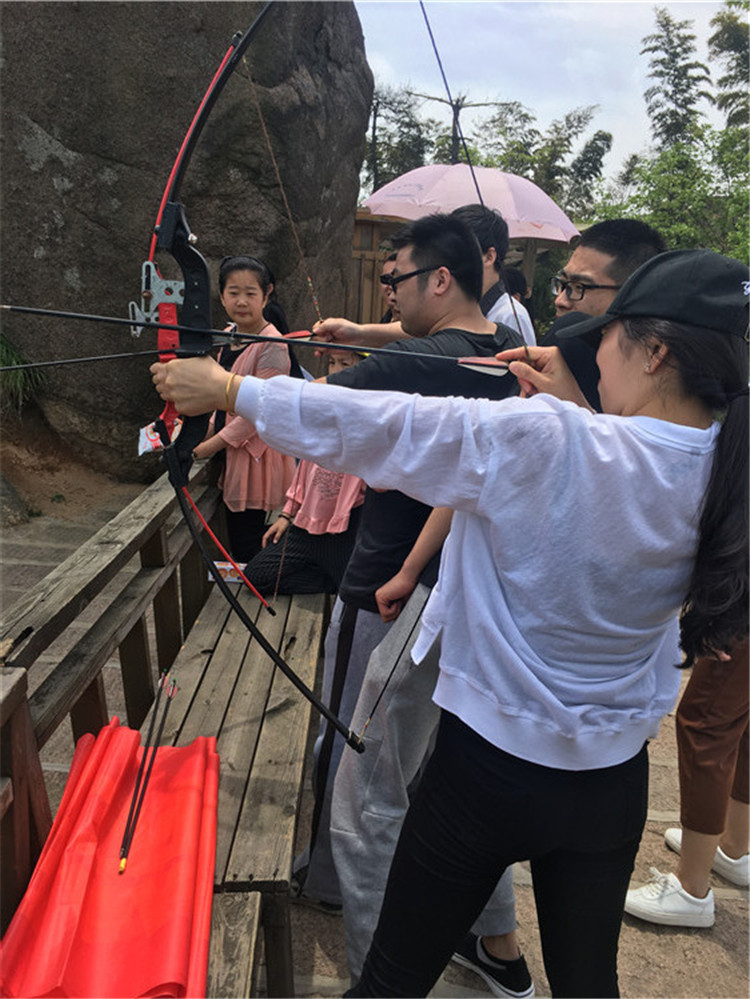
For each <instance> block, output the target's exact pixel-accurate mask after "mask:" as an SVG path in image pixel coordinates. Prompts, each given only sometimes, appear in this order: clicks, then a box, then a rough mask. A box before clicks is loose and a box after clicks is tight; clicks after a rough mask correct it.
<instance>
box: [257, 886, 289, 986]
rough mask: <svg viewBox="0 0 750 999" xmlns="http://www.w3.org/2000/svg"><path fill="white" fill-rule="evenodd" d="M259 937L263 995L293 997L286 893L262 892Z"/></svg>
mask: <svg viewBox="0 0 750 999" xmlns="http://www.w3.org/2000/svg"><path fill="white" fill-rule="evenodd" d="M261 897H262V899H263V910H262V919H263V940H264V943H265V945H266V995H268V996H269V997H272V999H275V997H276V996H279V997H282V999H283V997H284V996H293V995H295V992H294V960H293V957H292V923H291V917H290V915H289V893H288V892H283V893H281V892H278V893H277V892H268V893H265V892H264V893H263V895H262V896H261Z"/></svg>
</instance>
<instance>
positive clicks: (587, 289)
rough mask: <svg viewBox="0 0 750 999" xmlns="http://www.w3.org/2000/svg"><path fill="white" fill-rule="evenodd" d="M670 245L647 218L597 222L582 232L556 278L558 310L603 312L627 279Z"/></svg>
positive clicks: (556, 309) (560, 312)
mask: <svg viewBox="0 0 750 999" xmlns="http://www.w3.org/2000/svg"><path fill="white" fill-rule="evenodd" d="M666 249H667V244H666V243H665V241H664V238H663V236H662V235H661V234H660V233H658V232H657V231H656V229H652V228H651V226H650V225H646V223H645V222H639V221H637V220H636V219H609V220H607V221H606V222H597V223H596V225H592V226H591V228H589V229H586V231H585V232H583V233H582V234H581V236H580V237H579V239H578V242H577V243H576V244H575V249H574V250H573V253H572V254H571V256H570V259H569V260H568V262H567V264H566V265H565V266H564V267H563V269H562V270H561V271H560V273H559V274H558V275H557V276H556V277H554V278H552V293H553V294H554V295H555V314H556V315H557V316H564V315H565V314H566V313H567V312H583V313H585V314H586V315H587V316H601V315H602V314H603V313H604V312H606V311H607V306H608V305H609V304H610V302H611V301H612V300H613V298H614V297H615V295H616V294H617V292H618V291H619V289H620V286H621V285H622V283H623V282H624V281H625V279H626V278H628V277H630V275H631V274H632V273H633V271H635V270H636V269H637V268H638V267H640V266H641V264H643V263H645V262H646V261H647V260H650V259H651V257H655V256H656V254H657V253H664V251H665V250H666Z"/></svg>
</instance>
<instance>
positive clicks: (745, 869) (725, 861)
mask: <svg viewBox="0 0 750 999" xmlns="http://www.w3.org/2000/svg"><path fill="white" fill-rule="evenodd" d="M664 842H665V843H666V844H667V846H668V847H669V849H670V850H674V852H675V853H679V852H680V851H681V850H682V829H667V831H666V832H665V833H664ZM711 870H712V871H716V873H717V874H720V875H721V876H722V877H723V878H726V879H727V881H731V882H732V884H733V885H739V886H740V888H747V886H748V885H750V853H746V854H745V856H744V857H738V859H737V860H733V859H732V858H731V857H728V856H727V855H726V853H724V851H723V850H722V848H721V847H720V846H717V847H716V854H715V855H714V859H713V862H712V863H711Z"/></svg>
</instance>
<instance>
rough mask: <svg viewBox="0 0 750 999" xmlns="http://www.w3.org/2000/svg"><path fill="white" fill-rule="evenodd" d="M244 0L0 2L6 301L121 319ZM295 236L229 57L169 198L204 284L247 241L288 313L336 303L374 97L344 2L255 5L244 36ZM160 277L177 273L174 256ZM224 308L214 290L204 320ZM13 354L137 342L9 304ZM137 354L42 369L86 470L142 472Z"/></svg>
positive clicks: (248, 11)
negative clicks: (183, 222)
mask: <svg viewBox="0 0 750 999" xmlns="http://www.w3.org/2000/svg"><path fill="white" fill-rule="evenodd" d="M261 6H262V5H261V4H259V3H223V2H217V3H210V4H197V3H160V2H156V3H141V2H132V3H75V2H68V3H63V4H61V3H46V2H42V3H31V2H29V3H26V2H21V3H13V4H4V5H3V8H2V58H3V64H2V91H3V102H2V119H1V127H2V142H3V149H2V153H3V157H2V167H3V171H2V219H3V239H2V250H1V252H2V258H1V261H0V263H1V266H2V276H3V301H5V302H10V303H15V304H22V305H35V306H41V307H45V308H56V309H63V310H67V311H75V312H92V313H97V314H100V315H113V316H126V315H127V305H128V302H129V301H131V300H135V301H138V300H139V298H140V267H141V263H142V261H143V260H144V259H145V258H146V256H147V252H148V243H149V238H150V235H151V229H152V227H153V223H154V219H155V217H156V213H157V209H158V206H159V202H160V199H161V196H162V192H163V190H164V187H165V185H166V182H167V177H168V175H169V172H170V169H171V166H172V163H173V161H174V158H175V155H176V153H177V150H178V148H179V146H180V144H181V142H182V140H183V137H184V135H185V133H186V131H187V128H188V126H189V124H190V122H191V120H192V118H193V115H194V113H195V111H196V109H197V107H198V104H199V102H200V100H201V98H202V96H203V94H204V92H205V90H206V88H207V86H208V84H209V82H210V80H211V78H212V76H213V74H214V72H215V70H216V68H217V67H218V64H219V61H220V59H221V56H222V55H223V53H224V52H225V51H226V49H227V47H228V45H229V43H230V41H231V39H232V36H233V35H234V34H235V32H237V31H243V32H244V30H245V29H246V28H247V27H248V26H249V25H250V24H251V23H252V20H253V19H254V17H255V16H257V14H258V13H259V11H260V9H261ZM246 58H247V66H249V69H250V72H251V74H252V79H253V81H254V83H255V88H256V92H257V95H258V99H259V103H260V107H261V110H262V114H263V118H264V119H265V123H266V127H267V130H268V134H269V137H270V142H271V145H272V147H273V151H274V154H275V157H276V160H277V163H278V168H279V173H280V175H281V180H282V184H283V189H284V191H285V193H286V197H287V200H288V203H289V207H290V210H291V215H292V218H293V221H294V225H295V227H296V230H297V233H298V236H299V241H300V244H301V249H302V255H300V250H299V249H298V246H297V242H296V239H295V237H294V234H293V230H292V227H291V225H290V223H289V221H288V218H287V215H286V211H285V208H284V202H283V198H282V194H281V190H280V187H279V184H278V181H277V178H276V174H275V172H274V168H273V164H272V160H271V156H270V154H269V151H268V148H267V145H266V140H265V138H264V134H263V129H262V127H261V122H260V120H259V116H258V113H257V110H256V105H255V102H254V98H253V93H252V87H251V83H250V81H249V79H248V78H247V70H246V67H245V65H244V64H240V66H239V67H238V69H237V71H236V72H235V74H234V76H233V77H232V79H231V80H230V81H229V83H228V85H227V86H226V88H225V90H224V91H223V92H222V94H221V96H220V97H219V99H218V101H217V103H216V105H215V107H214V108H213V111H212V113H211V115H210V117H209V120H208V123H207V125H206V127H205V129H204V131H203V134H202V136H201V138H200V141H199V143H198V146H197V148H196V151H195V153H194V155H193V157H192V160H191V162H190V165H189V166H188V168H187V171H186V174H185V177H184V181H183V184H182V188H181V191H180V201H181V202H182V203H183V204H184V205H185V209H186V214H187V218H188V220H189V223H190V226H191V229H192V230H193V232H195V233H196V234H197V236H198V238H199V242H198V249H199V250H200V251H201V253H202V254H203V256H204V257H206V259H207V260H208V262H209V266H210V268H211V272H212V278H213V280H214V286H215V277H216V273H217V270H218V263H219V261H220V260H221V258H222V257H224V256H228V255H230V254H231V255H234V254H237V253H250V254H253V255H256V256H260V257H263V258H264V259H265V260H266V261H267V262H268V264H269V266H270V267H271V269H272V271H273V272H274V273H275V275H276V279H277V292H278V297H279V301H280V303H281V304H282V306H283V307H284V309H285V311H286V313H287V316H288V319H289V322H290V326H291V328H292V329H301V328H309V327H310V325H311V324H312V323H313V322H314V320H315V318H316V315H315V310H314V306H313V301H312V296H311V294H310V291H309V288H308V285H307V276H308V275H309V276H310V278H311V279H312V282H313V285H314V289H315V293H316V295H317V298H318V301H319V303H320V308H321V310H322V312H323V314H324V315H326V314H328V315H336V314H340V312H341V311H342V309H343V306H344V302H345V295H346V283H347V278H348V274H349V269H350V255H351V238H352V231H353V223H354V212H355V207H356V202H357V196H358V190H359V181H358V175H359V168H360V165H361V162H362V155H363V149H364V137H365V131H366V127H367V117H368V111H369V105H370V98H371V95H372V75H371V73H370V70H369V68H368V66H367V63H366V61H365V54H364V43H363V38H362V32H361V28H360V24H359V20H358V17H357V14H356V11H355V9H354V6H353V4H352V3H349V2H332V3H327V2H310V3H307V2H293V3H280V2H277V3H275V4H273V5H271V7H270V9H269V11H268V13H267V15H266V16H265V19H264V21H263V24H262V25H261V26H260V28H259V30H258V32H257V34H256V36H255V38H254V40H253V41H252V42H251V44H250V47H249V49H248V52H247V56H246ZM159 263H160V265H161V267H162V271H163V273H164V274H165V275H166V276H168V277H177V276H178V271H177V270H176V269H175V266H174V264H173V263H172V262H171V261H163V260H160V261H159ZM224 321H225V317H224V315H223V313H222V310H221V307H220V305H219V304H218V298H216V299H215V302H214V309H213V324H214V326H217V325H218V326H219V327H221V326H222V325H223V324H224ZM3 334H4V335H5V336H7V338H8V339H9V340H10V341H11V342H12V344H13V345H14V346H15V347H16V349H17V350H18V351H19V352H20V353H21V354H22V355H23V356H24V357H25V358H26V359H27V360H36V359H39V360H44V359H53V358H54V359H57V358H64V357H73V356H88V355H97V354H107V353H119V352H125V351H130V350H138V349H140V350H146V349H148V348H150V347H152V346H154V345H155V336H154V335H153V334H150V333H148V332H146V333H144V334H143V336H142V337H141V339H140V340H133V339H131V336H130V333H129V331H128V329H127V328H124V327H123V328H118V327H114V326H104V325H101V324H84V323H80V322H77V321H76V322H73V321H68V320H60V319H47V320H44V319H38V318H27V317H20V316H15V315H12V316H11V315H8V316H6V317H5V318H4V321H3ZM149 363H150V360H149V358H139V359H136V360H128V361H99V362H97V363H92V364H86V365H76V366H74V367H60V368H54V369H50V374H49V375H48V378H47V385H46V388H45V390H44V393H43V397H42V398H41V400H40V404H41V406H42V409H43V411H44V413H45V416H46V417H47V419H48V420H49V422H50V423H51V425H52V426H53V428H54V429H55V430H56V431H57V432H58V433H59V434H60V435H62V436H63V437H64V438H65V439H67V440H69V441H73V442H75V444H76V446H77V447H78V448H79V450H80V452H81V454H82V456H84V457H85V459H86V460H87V461H89V462H90V463H91V464H92V465H93V466H95V467H98V468H100V469H103V470H105V471H108V472H109V473H110V474H114V475H117V476H119V477H121V478H134V479H145V478H149V477H151V476H152V475H153V474H155V472H156V471H157V466H156V463H155V462H154V461H152V460H149V459H137V458H136V457H135V449H136V439H137V428H138V427H139V426H141V425H143V424H145V423H147V422H149V421H150V420H151V419H153V418H155V416H156V415H157V414H158V411H159V409H160V407H159V405H158V399H157V397H156V396H155V394H154V393H153V389H152V386H151V382H150V376H149V374H148V364H149Z"/></svg>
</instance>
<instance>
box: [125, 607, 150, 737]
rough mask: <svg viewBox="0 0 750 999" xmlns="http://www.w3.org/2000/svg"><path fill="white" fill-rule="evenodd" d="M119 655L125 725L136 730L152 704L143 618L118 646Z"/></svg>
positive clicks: (140, 618)
mask: <svg viewBox="0 0 750 999" xmlns="http://www.w3.org/2000/svg"><path fill="white" fill-rule="evenodd" d="M119 651H120V671H121V673H122V686H123V691H124V693H125V712H126V715H127V719H128V725H129V726H130V727H131V728H140V727H141V725H142V724H143V719H144V718H145V717H146V715H147V714H148V710H149V708H150V707H151V705H152V704H153V703H154V674H153V667H152V665H151V645H150V642H149V639H148V625H147V622H146V616H145V614H144V615H143V616H141V617H139V618H138V620H137V621H136V623H135V624H134V625H133V627H132V628H131V629H130V631H129V632H128V633H127V635H126V636H125V638H124V639H123V640H122V642H120V650H119Z"/></svg>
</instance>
